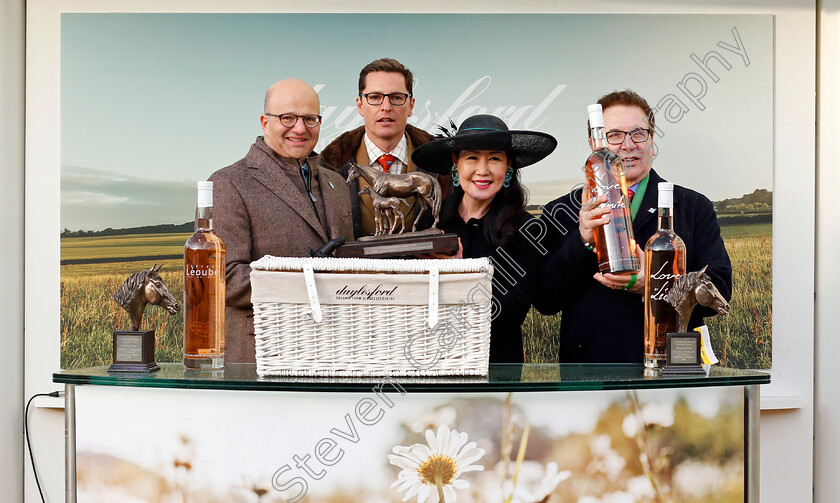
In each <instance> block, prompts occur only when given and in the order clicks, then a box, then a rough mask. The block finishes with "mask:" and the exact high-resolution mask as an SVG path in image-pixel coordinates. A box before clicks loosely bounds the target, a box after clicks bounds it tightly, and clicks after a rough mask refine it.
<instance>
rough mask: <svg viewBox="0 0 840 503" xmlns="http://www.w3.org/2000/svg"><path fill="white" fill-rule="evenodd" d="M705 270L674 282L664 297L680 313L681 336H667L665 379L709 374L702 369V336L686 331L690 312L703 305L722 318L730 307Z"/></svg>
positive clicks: (672, 334)
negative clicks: (676, 376) (670, 376)
mask: <svg viewBox="0 0 840 503" xmlns="http://www.w3.org/2000/svg"><path fill="white" fill-rule="evenodd" d="M706 267H708V266H706ZM706 267H704V268H703V269H701V270H699V271H695V272H690V273H688V274H683V275H682V276H680V277H679V278H677V279H676V280H674V284H673V285H672V286H671V291H669V292H668V294H667V295H666V296H665V300H667V301H668V303H669V304H671V305H672V306H674V310H676V311H677V318H678V320H679V321H678V322H679V332H670V333H667V334H666V335H665V336H666V341H665V366H664V367H663V368H662V369H661V372H662V375H663V376H669V375H693V374H696V375H705V374H706V370H705V369H704V368H703V358H702V352H703V349H702V346H703V341H702V336H701V335H700V333H699V332H697V331H691V332H688V331H687V328H688V322H689V319H690V318H691V312H692V311H694V307H695V306H697V305H698V304H700V305H701V306H706V307H710V308H712V309H714V310H715V311H717V313H718V314H720V315H721V316H725V315H727V314H729V303H728V302H726V299H724V298H723V295H721V294H720V292H719V291H718V289H717V287H716V286H715V284H714V283H712V280H711V279H710V278H709V276H708V275H707V274H706ZM649 370H655V369H647V368H646V369H645V371H646V372H647V371H649Z"/></svg>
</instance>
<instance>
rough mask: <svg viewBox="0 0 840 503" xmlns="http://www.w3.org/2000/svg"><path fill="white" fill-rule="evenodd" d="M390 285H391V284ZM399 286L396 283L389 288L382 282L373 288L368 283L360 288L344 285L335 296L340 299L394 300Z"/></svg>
mask: <svg viewBox="0 0 840 503" xmlns="http://www.w3.org/2000/svg"><path fill="white" fill-rule="evenodd" d="M389 286H390V285H389ZM397 288H399V285H395V286H394V288H391V289H390V290H388V289H387V288H383V287H382V285H381V284H379V285H376V286H375V287H373V288H371V287H369V286H368V285H362V286H360V287H358V288H356V287H355V286H352V287H351V286H350V285H344V286H343V287H341V289H339V290H338V291H336V292H335V298H336V299H338V300H356V299H364V300H394V292H395V291H396V290H397Z"/></svg>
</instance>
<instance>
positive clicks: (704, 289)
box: [665, 266, 729, 332]
mask: <svg viewBox="0 0 840 503" xmlns="http://www.w3.org/2000/svg"><path fill="white" fill-rule="evenodd" d="M707 267H709V266H706V267H704V268H702V269H700V270H699V271H696V272H690V273H688V274H683V275H682V276H680V277H679V278H677V279H676V280H674V285H673V286H672V287H671V291H670V292H668V294H667V295H666V296H665V300H667V301H668V303H669V304H671V305H672V306H674V309H675V310H676V311H677V317H678V318H679V330H680V332H685V331H686V329H687V327H688V321H689V318H691V312H692V311H694V306H696V305H697V304H700V305H701V306H706V307H710V308H712V309H714V310H715V311H716V312H717V313H718V314H720V315H721V316H726V315H727V314H729V303H728V302H726V299H724V298H723V295H721V294H720V292H719V291H718V289H717V287H716V286H715V284H714V283H712V280H711V278H709V276H708V275H707V274H706V268H707Z"/></svg>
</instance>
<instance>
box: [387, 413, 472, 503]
mask: <svg viewBox="0 0 840 503" xmlns="http://www.w3.org/2000/svg"><path fill="white" fill-rule="evenodd" d="M426 442H427V443H428V445H425V444H414V445H412V446H411V447H404V446H397V447H394V449H393V452H394V454H391V455H389V456H388V461H390V462H391V464H393V465H396V466H399V467H400V468H402V470H401V471H400V473H399V475H398V476H397V480H396V482H394V483H393V484H391V487H396V486H399V488H398V489H397V492H402V491H405V490H406V489H408V491H407V492H406V493H405V496H404V497H403V501H408V500H409V499H411V498H412V497H414V496H417V503H446V502H449V503H454V502H455V489H466V488H468V487H470V483H469V482H467V481H466V480H462V479H460V478H459V477H460V476H461V474H462V473H466V472H472V471H481V470H484V467H483V466H481V465H474V464H472V463H474V462H475V461H478V460H479V459H480V458H481V457H482V456H484V449H481V448H479V447H476V443H475V442H470V443H467V434H466V433H459V432H458V431H457V430H451V431H450V430H449V427H448V426H446V425H445V424H442V425H440V427H439V428H438V431H437V435H435V432H434V431H432V430H426Z"/></svg>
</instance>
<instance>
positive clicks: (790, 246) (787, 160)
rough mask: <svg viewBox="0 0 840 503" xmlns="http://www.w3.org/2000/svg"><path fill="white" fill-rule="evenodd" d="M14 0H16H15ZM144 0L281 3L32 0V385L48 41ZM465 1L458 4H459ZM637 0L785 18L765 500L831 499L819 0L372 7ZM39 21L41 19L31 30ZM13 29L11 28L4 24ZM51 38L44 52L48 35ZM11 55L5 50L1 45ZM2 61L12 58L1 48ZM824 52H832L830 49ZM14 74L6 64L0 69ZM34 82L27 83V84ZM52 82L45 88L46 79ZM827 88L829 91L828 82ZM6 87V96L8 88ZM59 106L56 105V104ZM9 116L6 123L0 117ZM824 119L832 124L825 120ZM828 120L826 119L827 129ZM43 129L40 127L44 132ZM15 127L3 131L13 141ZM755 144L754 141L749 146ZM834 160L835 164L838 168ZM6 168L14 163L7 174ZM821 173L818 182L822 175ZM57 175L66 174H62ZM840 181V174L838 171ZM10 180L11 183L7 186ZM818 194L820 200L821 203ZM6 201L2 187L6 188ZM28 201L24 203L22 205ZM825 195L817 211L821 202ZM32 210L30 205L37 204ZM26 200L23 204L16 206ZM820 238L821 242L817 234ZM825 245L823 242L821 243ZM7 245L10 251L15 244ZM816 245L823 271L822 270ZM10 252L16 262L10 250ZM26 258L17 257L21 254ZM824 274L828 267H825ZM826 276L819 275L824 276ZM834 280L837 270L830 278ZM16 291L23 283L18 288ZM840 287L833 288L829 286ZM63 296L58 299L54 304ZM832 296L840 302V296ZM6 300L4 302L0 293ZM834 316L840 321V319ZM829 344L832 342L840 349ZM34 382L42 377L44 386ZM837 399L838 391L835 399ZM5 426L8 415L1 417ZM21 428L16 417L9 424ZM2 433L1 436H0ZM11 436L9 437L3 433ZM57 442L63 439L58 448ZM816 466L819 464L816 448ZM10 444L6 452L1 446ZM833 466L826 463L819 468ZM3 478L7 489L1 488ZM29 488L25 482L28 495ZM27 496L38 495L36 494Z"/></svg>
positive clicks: (46, 293) (828, 224)
mask: <svg viewBox="0 0 840 503" xmlns="http://www.w3.org/2000/svg"><path fill="white" fill-rule="evenodd" d="M838 2H840V0H828V1H826V2H824V5H825V6H826V7H827V8H828V9H830V12H829V13H827V14H826V15H825V16H824V17H823V22H824V23H827V24H828V23H835V27H834V28H833V32H832V34H831V36H829V35H827V34H826V33H827V30H824V32H823V40H824V41H827V43H829V44H830V45H831V50H830V51H827V50H826V49H825V47H824V54H823V56H824V59H825V58H828V59H830V60H831V61H830V63H829V64H827V66H824V67H823V83H825V82H826V79H827V78H828V76H829V75H833V73H832V72H837V71H838V64H837V60H836V58H837V41H836V39H834V38H832V37H834V36H836V34H837V29H836V25H837V23H838V21H837V6H838ZM7 3H8V2H7ZM139 5H142V6H143V10H148V9H154V8H157V9H158V10H161V11H166V10H171V9H176V8H177V9H178V10H179V11H182V12H189V11H193V10H197V9H200V10H208V11H216V12H224V11H230V10H249V11H277V10H278V9H283V8H284V7H278V4H277V3H276V2H274V1H253V0H251V1H247V2H242V3H233V2H221V1H210V0H208V1H204V2H200V3H198V2H184V1H178V2H171V3H167V2H148V3H141V2H138V1H136V0H120V1H118V0H115V1H110V2H106V1H95V0H76V1H72V2H66V1H65V2H60V1H58V0H30V1H29V2H28V9H29V10H28V12H29V16H30V25H29V29H30V31H31V33H30V34H29V37H30V39H29V40H30V41H32V40H37V41H38V44H37V46H35V45H34V44H30V46H28V47H27V53H28V60H27V76H28V77H27V78H28V79H29V80H30V81H32V82H34V81H36V80H40V84H39V85H38V86H37V87H36V90H37V91H40V92H42V93H45V94H46V96H47V99H46V102H45V101H44V100H42V99H40V96H39V99H35V97H34V96H30V95H27V112H28V113H29V117H31V118H32V121H37V123H35V122H30V123H28V124H27V131H28V133H29V135H30V137H29V139H30V141H29V142H28V144H27V175H28V177H30V178H29V180H32V181H34V180H39V181H46V182H47V183H46V184H45V185H44V186H42V187H41V188H40V189H39V191H34V190H33V189H32V187H31V186H30V185H27V208H28V209H30V212H28V213H27V220H26V225H27V229H29V230H30V232H29V233H27V237H26V239H27V248H26V256H27V265H28V266H27V269H26V287H27V291H26V299H27V305H26V311H27V323H28V325H27V328H28V329H29V330H28V331H27V336H26V342H27V348H26V357H25V358H26V364H27V365H26V386H27V393H28V392H30V391H36V390H37V391H41V390H43V389H44V388H48V389H53V387H51V386H50V385H49V380H50V374H51V372H52V371H54V370H55V369H56V368H57V366H58V348H57V344H56V342H55V340H56V337H57V332H58V315H57V313H49V312H48V314H47V315H46V316H45V315H43V311H42V310H40V309H38V303H45V304H46V305H47V306H48V308H47V310H48V311H49V309H55V310H57V304H58V297H57V288H55V284H54V283H55V282H56V278H57V275H58V265H57V264H58V236H57V235H56V236H52V235H50V233H49V232H47V233H45V234H46V235H45V236H43V237H39V236H38V235H37V233H35V232H34V231H35V230H36V229H39V228H42V227H44V226H46V228H48V229H49V228H56V226H55V225H54V224H53V223H52V222H54V220H55V217H56V216H57V214H58V201H57V195H58V180H57V179H52V180H44V174H45V173H54V174H56V175H57V173H58V162H57V152H58V149H57V144H58V139H57V138H55V137H54V135H44V134H43V118H44V117H53V120H56V116H55V114H56V111H55V103H50V100H54V99H55V96H57V91H56V89H57V82H58V79H57V78H55V75H57V72H58V70H57V68H58V64H57V53H56V51H55V49H54V48H52V49H51V48H49V46H50V44H55V43H56V41H57V40H58V38H57V37H58V30H57V29H56V28H57V26H58V13H59V12H60V11H61V10H62V9H63V10H68V9H72V10H76V11H78V10H89V11H99V10H103V9H106V10H109V11H134V10H137V6H139ZM453 5H456V6H457V8H453ZM631 6H632V8H633V9H634V11H636V12H646V13H762V14H765V13H769V14H774V15H775V23H776V48H775V54H776V68H775V75H776V82H775V100H776V110H775V118H774V130H775V138H774V140H775V142H774V143H775V148H774V154H775V162H774V177H775V179H774V207H775V211H774V223H773V237H774V256H773V275H774V277H773V285H774V292H773V298H774V304H773V318H774V320H773V321H774V332H773V369H772V375H773V383H772V384H771V385H770V386H767V387H764V388H763V389H762V406H763V408H764V409H765V410H764V411H763V412H762V421H761V439H762V441H761V466H760V476H761V495H762V500H763V501H769V502H775V501H780V502H781V501H796V502H807V501H811V499H812V487H813V484H814V477H816V481H815V483H816V486H817V487H816V494H817V495H818V499H817V501H826V502H827V501H833V500H834V499H835V498H834V496H835V495H836V494H837V493H838V492H837V489H838V484H840V482H838V481H837V480H836V476H835V474H834V473H835V472H836V467H837V466H838V461H840V454H838V453H840V440H838V438H840V435H838V433H840V431H838V428H840V427H838V423H840V421H838V419H837V416H838V414H837V413H834V414H832V412H834V411H837V410H838V409H837V406H836V404H834V403H832V401H831V398H836V395H837V393H836V392H834V393H833V395H834V397H832V396H829V395H830V394H832V393H831V390H836V389H837V388H838V385H840V379H838V378H837V377H836V376H835V377H832V374H831V371H832V370H833V369H832V368H831V367H830V365H831V363H833V361H835V360H836V358H837V355H838V354H840V352H838V351H837V350H838V349H840V348H838V342H837V341H836V335H834V334H833V332H834V331H836V330H837V327H838V323H836V321H838V319H837V318H838V316H840V314H838V309H837V308H836V299H837V298H838V297H837V295H836V294H837V293H838V291H837V288H838V287H837V285H838V281H837V279H838V273H837V272H836V270H834V269H832V267H833V265H832V264H831V263H829V262H830V261H831V260H832V259H835V258H836V257H838V255H839V254H838V253H837V252H836V251H834V250H837V248H836V246H834V245H837V244H840V243H837V240H838V235H840V225H838V221H837V214H838V212H837V210H836V209H834V208H833V204H832V205H831V207H830V200H829V199H828V196H827V194H825V193H823V192H822V190H823V189H821V187H826V186H828V182H840V175H838V173H837V171H838V170H837V167H836V166H831V159H830V157H828V156H829V155H830V153H828V152H826V155H827V156H826V157H824V158H822V161H821V169H820V170H819V172H818V171H817V169H816V154H815V142H816V133H815V129H814V124H815V120H816V117H815V108H816V100H815V91H816V20H817V9H816V3H815V2H813V1H810V2H803V1H796V0H776V1H767V2H763V3H759V2H744V5H742V6H737V5H736V6H732V5H730V4H729V3H724V2H720V1H715V0H701V1H691V2H689V1H681V2H669V1H664V0H661V1H652V0H649V1H645V2H634V3H633V4H630V3H626V2H619V1H610V2H607V1H590V2H584V1H574V2H571V1H570V2H562V3H561V2H556V1H548V0H544V1H530V2H528V3H523V2H519V3H513V4H511V3H510V2H507V1H504V2H502V1H495V0H492V1H479V0H470V1H468V2H461V3H458V4H453V3H451V2H447V1H442V0H429V1H426V2H424V3H422V5H421V4H418V3H417V2H407V1H401V2H399V4H398V5H396V6H395V5H394V2H389V3H385V2H374V3H373V4H370V5H369V7H370V10H371V11H383V12H385V11H388V12H409V11H417V9H421V8H422V9H423V10H424V11H427V12H463V11H470V12H513V11H519V12H628V10H629V9H630V8H631ZM350 7H352V5H350V6H349V5H348V4H345V3H344V2H342V1H340V0H329V1H322V2H317V3H316V2H311V3H310V4H307V6H306V7H305V9H308V10H310V11H319V12H346V11H347V10H348V9H349V8H350ZM33 30H34V31H33ZM6 33H7V30H3V34H4V35H3V36H5V34H6ZM44 46H47V55H46V56H45V57H42V56H44V50H43V47H44ZM3 57H4V58H5V57H6V56H3ZM4 61H5V59H4ZM826 61H827V60H826ZM3 75H4V76H5V73H4V74H3ZM830 82H831V83H832V84H833V85H832V86H831V87H830V88H829V89H830V90H829V91H828V92H833V93H834V94H836V89H837V87H836V84H838V83H840V79H837V78H834V80H830ZM29 86H30V82H28V83H27V87H28V89H30V87H29ZM45 89H46V91H45ZM828 92H827V93H826V94H828ZM0 99H2V98H0ZM821 105H822V110H824V112H823V115H822V117H823V119H825V118H826V116H827V115H829V114H828V113H826V112H825V109H826V106H828V105H831V106H833V107H834V108H833V109H832V113H833V114H834V115H837V113H836V112H837V110H836V108H837V102H836V101H835V102H829V101H827V100H826V96H823V102H822V103H821ZM51 108H52V109H51ZM0 127H1V126H0ZM831 127H833V130H832V129H827V130H828V131H830V133H828V136H827V139H826V141H825V143H824V145H828V146H831V145H833V144H835V143H836V140H835V138H836V136H837V135H836V134H835V133H838V132H840V130H838V128H837V126H836V124H835V125H833V126H831ZM826 128H829V125H828V124H827V123H826ZM825 131H826V129H824V130H823V132H825ZM39 133H41V134H39ZM6 136H7V135H0V137H2V138H3V140H0V141H5V140H6ZM36 138H37V142H36ZM49 144H52V145H53V148H54V149H55V152H56V154H55V155H54V156H51V154H48V153H45V152H44V151H43V148H35V147H36V145H37V146H38V147H44V146H45V145H49ZM747 148H749V147H748V146H747ZM832 167H833V172H831V169H832ZM45 170H46V171H45ZM3 176H4V178H7V175H5V174H4V175H3ZM817 176H819V177H820V182H821V183H820V185H819V186H818V185H817V182H816V177H817ZM56 178H57V177H56ZM830 185H831V186H835V185H836V183H831V184H830ZM4 190H5V189H4ZM817 194H819V195H820V196H821V197H820V198H819V206H818V207H817V206H815V205H816V203H817V201H816V195H817ZM4 201H5V199H4ZM16 207H17V208H20V206H19V205H18V206H16ZM815 207H817V210H816V212H815V210H814V208H815ZM36 209H37V213H34V212H33V211H32V210H36ZM18 211H19V210H18ZM815 218H816V219H817V220H818V222H819V234H816V233H815V225H816V224H815ZM815 242H816V244H815ZM815 246H816V249H815ZM7 252H8V251H7V250H4V251H3V253H7ZM815 254H816V261H817V265H818V267H819V269H817V271H818V272H819V273H820V274H819V275H816V277H815ZM36 258H39V259H43V260H44V262H45V263H46V268H42V267H40V266H39V268H37V269H36V267H35V262H34V261H35V259H36ZM12 263H14V262H13V261H12ZM18 263H19V262H18ZM820 275H822V277H821V278H820ZM817 278H819V279H817ZM831 280H834V281H831ZM815 285H816V292H817V294H818V301H817V304H816V306H817V308H818V317H817V323H818V326H817V328H818V332H817V345H818V347H819V349H820V352H819V353H818V358H817V361H816V364H817V372H818V376H819V379H820V381H819V384H818V387H817V391H818V397H817V401H818V404H819V406H820V409H819V414H817V416H816V434H817V435H819V436H818V437H817V442H816V443H817V448H816V450H815V448H814V442H813V438H812V435H813V433H814V425H815V420H814V417H815V416H814V407H813V404H814V364H815V361H814V339H815V328H814V322H815V318H814V309H815V302H814V300H813V299H814V297H813V295H814V293H815ZM12 291H17V292H19V291H21V289H20V288H18V289H17V290H12ZM831 294H834V296H833V297H832V296H831ZM53 301H55V302H54V303H55V305H56V306H55V307H49V306H51V305H52V303H53ZM832 301H833V302H832ZM3 306H4V309H5V308H6V307H7V304H6V303H3ZM832 322H834V323H832ZM832 349H833V350H834V351H832ZM36 388H37V389H36ZM835 402H836V400H835ZM0 426H2V427H3V428H6V427H7V426H6V423H0ZM8 428H9V429H10V430H14V429H15V426H14V425H9V426H8ZM0 441H2V440H0ZM0 445H2V444H0ZM58 452H59V454H60V451H58ZM815 453H816V456H817V460H818V466H817V470H816V471H814V469H813V466H814V464H813V463H814V454H815ZM0 454H2V453H0ZM55 455H56V450H55V448H54V447H51V448H49V449H47V450H45V456H49V457H52V456H55ZM822 467H826V468H822ZM47 477H49V478H50V480H56V479H57V478H58V479H59V480H60V477H61V474H56V473H50V474H48V475H47ZM0 490H1V489H0ZM29 494H31V493H28V496H29ZM27 501H35V500H34V499H32V498H28V499H27Z"/></svg>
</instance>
